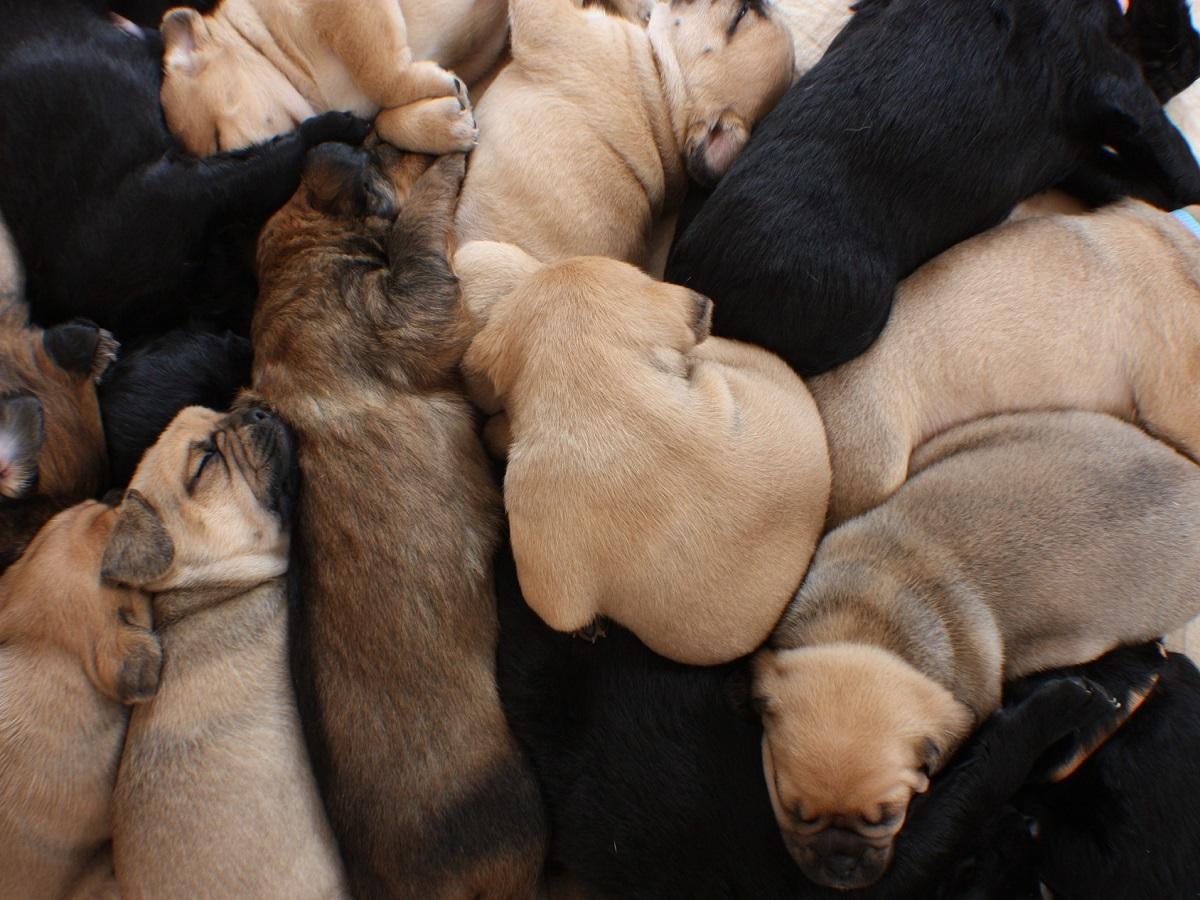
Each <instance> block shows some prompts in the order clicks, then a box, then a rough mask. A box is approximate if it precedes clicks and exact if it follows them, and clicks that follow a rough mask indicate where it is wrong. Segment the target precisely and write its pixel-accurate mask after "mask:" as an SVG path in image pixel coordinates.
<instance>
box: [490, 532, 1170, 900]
mask: <svg viewBox="0 0 1200 900" xmlns="http://www.w3.org/2000/svg"><path fill="white" fill-rule="evenodd" d="M496 588H497V594H498V601H499V610H500V625H501V634H500V651H499V677H500V688H501V695H502V697H503V700H504V705H505V710H506V712H507V713H508V716H509V721H510V723H511V724H512V728H513V731H514V733H515V734H516V735H517V736H518V738H519V739H520V740H521V742H522V743H523V744H524V745H525V746H526V748H527V749H528V751H529V754H530V758H531V759H532V760H533V763H534V766H535V769H536V770H537V773H538V776H539V778H540V780H541V783H542V791H543V796H544V797H545V801H546V809H547V813H548V815H549V818H550V822H551V826H552V827H551V829H550V848H549V862H550V866H551V871H555V872H558V873H560V874H561V875H564V876H567V877H569V878H571V879H573V880H575V881H576V882H582V884H583V885H585V886H586V888H587V889H589V890H591V891H595V892H597V894H598V895H599V896H609V897H636V898H668V897H669V898H680V900H683V898H687V900H696V898H705V900H707V898H712V900H718V898H728V897H755V898H764V900H775V898H778V900H817V898H829V897H834V896H839V892H836V891H832V890H829V889H826V888H822V887H819V886H817V885H815V884H813V883H812V882H810V881H808V880H807V879H806V878H804V876H803V875H802V874H801V873H800V870H799V869H798V868H797V867H796V865H795V863H794V862H793V861H792V858H791V857H790V856H788V853H787V850H786V849H785V847H784V844H783V841H782V840H781V838H780V834H779V829H778V827H777V826H776V824H775V817H774V815H773V814H772V812H771V802H770V799H769V797H768V795H767V787H766V784H765V783H764V781H763V771H762V751H761V744H762V730H761V729H760V727H759V725H758V722H757V720H756V718H755V717H753V716H752V715H750V714H749V710H747V709H745V708H744V707H745V706H746V702H745V701H746V700H747V699H748V696H747V691H746V688H745V685H746V679H745V678H744V672H743V671H742V669H743V666H742V664H741V663H738V664H731V665H724V666H709V667H690V666H683V665H679V664H678V663H673V662H670V661H668V660H665V659H663V658H662V657H659V656H656V655H655V654H653V653H651V652H650V651H649V650H648V649H647V648H646V647H645V645H643V644H642V643H641V642H639V641H638V640H637V638H635V637H634V636H633V635H632V634H630V633H629V632H627V631H626V630H625V629H623V628H621V627H620V626H616V625H614V626H611V627H610V629H609V633H608V635H607V636H606V637H605V639H604V640H602V641H598V642H596V643H595V644H591V643H588V642H587V641H580V640H576V639H574V638H572V637H570V636H569V635H564V634H558V633H556V632H554V631H552V630H551V629H550V628H548V627H547V626H546V625H544V624H543V623H542V622H541V621H540V620H539V619H538V617H537V615H536V614H535V613H533V612H532V611H531V610H530V609H529V608H528V607H527V606H526V605H525V604H524V602H523V601H522V599H521V594H520V590H519V587H518V584H517V576H516V570H515V567H514V565H513V562H512V558H511V555H510V554H509V553H508V552H507V551H506V550H502V552H501V553H500V554H499V556H498V559H497V565H496ZM1084 674H1085V675H1086V674H1088V673H1086V672H1085V673H1084ZM1107 683H1108V682H1105V684H1107ZM1114 691H1115V688H1114ZM1118 696H1119V695H1118ZM1112 714H1113V709H1112V707H1111V705H1110V702H1109V700H1108V699H1107V697H1106V696H1105V695H1104V692H1103V691H1100V690H1098V689H1090V690H1089V689H1088V688H1087V686H1086V685H1085V683H1084V682H1082V681H1080V680H1079V679H1078V678H1074V679H1070V680H1067V679H1062V678H1059V679H1057V680H1056V683H1054V684H1042V685H1040V687H1039V689H1038V690H1035V691H1028V692H1026V694H1025V696H1023V697H1022V698H1021V699H1020V701H1019V702H1018V701H1017V700H1015V699H1014V700H1012V701H1011V702H1009V704H1008V705H1007V707H1006V709H1005V710H1004V712H1003V713H1000V714H997V715H995V716H993V717H992V718H991V719H989V720H988V722H987V723H986V724H985V725H984V727H983V728H982V729H980V731H979V732H978V734H977V735H976V736H975V737H974V738H973V739H972V740H971V741H970V742H969V743H968V745H967V746H966V747H964V749H963V751H962V753H961V754H960V755H959V757H958V758H957V759H956V760H955V762H954V763H953V764H952V765H951V766H950V768H948V769H947V770H946V771H945V772H943V773H942V774H941V775H939V776H938V777H937V778H936V779H935V780H934V783H933V786H932V787H931V789H930V791H929V793H928V794H925V795H922V796H920V797H917V798H916V799H915V800H914V801H913V811H912V816H911V820H910V822H909V824H908V827H906V828H905V829H904V831H903V832H902V833H901V834H900V836H899V838H898V839H897V843H896V859H895V862H894V864H893V866H892V868H891V870H890V871H889V872H888V873H887V875H886V876H884V878H883V879H882V880H881V881H880V882H879V883H878V884H877V885H875V886H874V887H873V888H870V889H868V890H866V891H864V892H862V894H861V895H862V896H864V897H869V898H873V900H882V898H890V900H912V898H914V897H932V896H934V893H935V891H936V890H937V888H938V887H939V885H940V884H941V883H942V882H943V881H945V880H946V877H947V874H948V873H949V872H951V871H952V870H954V868H955V867H956V866H957V865H958V864H959V863H960V861H964V860H966V859H968V858H969V857H970V855H971V854H972V853H974V852H975V850H976V847H977V846H978V844H977V840H978V838H979V835H980V833H981V832H986V831H988V830H989V828H988V826H989V825H990V823H991V820H993V819H994V818H996V817H997V816H998V815H999V814H1000V812H1001V810H1002V809H1003V807H1004V804H1005V803H1006V802H1007V801H1008V800H1009V799H1010V798H1011V797H1012V795H1013V794H1014V793H1015V792H1016V791H1017V790H1018V789H1019V788H1020V787H1021V785H1022V784H1023V783H1024V782H1025V781H1026V779H1027V777H1028V775H1029V773H1030V771H1031V770H1032V769H1034V767H1035V762H1038V761H1039V760H1040V759H1041V757H1042V756H1043V755H1044V751H1045V750H1046V749H1047V748H1048V747H1050V746H1051V745H1056V746H1057V744H1058V743H1059V742H1060V740H1065V741H1066V742H1067V743H1068V744H1069V743H1072V742H1073V741H1074V737H1073V732H1075V731H1084V730H1087V729H1090V728H1092V727H1093V726H1094V725H1095V724H1097V723H1105V722H1108V721H1109V720H1110V719H1111V717H1112ZM1164 727H1166V726H1164ZM1159 758H1160V759H1161V757H1159ZM1193 768H1194V767H1193ZM1069 783H1070V782H1067V784H1069ZM1178 783H1179V784H1181V785H1182V784H1184V783H1186V782H1185V781H1184V779H1183V778H1182V776H1181V777H1180V779H1179V782H1178ZM1139 787H1140V786H1138V785H1133V786H1131V787H1130V788H1128V789H1124V788H1122V791H1123V792H1124V793H1130V794H1132V793H1135V792H1137V791H1138V789H1139ZM1186 796H1187V797H1189V798H1190V797H1194V795H1193V794H1188V795H1186ZM1131 799H1134V802H1136V800H1135V798H1131ZM1140 821H1144V822H1148V823H1150V822H1154V821H1155V820H1154V819H1152V818H1143V819H1141V820H1140ZM1129 871H1130V872H1131V873H1137V872H1139V871H1141V867H1139V866H1137V865H1134V866H1132V867H1131V868H1130V869H1129ZM1096 896H1103V895H1096ZM1161 896H1169V894H1162V895H1161Z"/></svg>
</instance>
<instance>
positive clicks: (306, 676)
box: [253, 143, 544, 900]
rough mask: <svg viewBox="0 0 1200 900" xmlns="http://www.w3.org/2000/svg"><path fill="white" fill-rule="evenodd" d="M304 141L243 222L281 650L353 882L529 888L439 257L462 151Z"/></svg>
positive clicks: (413, 891) (454, 322)
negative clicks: (295, 600) (284, 177)
mask: <svg viewBox="0 0 1200 900" xmlns="http://www.w3.org/2000/svg"><path fill="white" fill-rule="evenodd" d="M426 167H427V161H426V160H425V159H423V158H421V157H417V156H412V155H408V156H401V155H400V154H399V153H397V152H396V151H395V150H394V149H392V148H391V147H390V146H389V145H387V144H382V143H381V144H379V145H378V146H376V147H375V148H374V149H373V151H372V152H371V153H370V154H368V153H366V152H363V151H351V150H349V149H348V148H345V147H340V146H336V145H330V146H328V147H323V148H319V149H318V150H316V151H314V152H313V154H312V155H311V156H310V157H309V159H308V162H307V165H306V168H305V175H304V180H303V184H302V186H301V188H300V190H299V191H298V192H297V193H296V195H295V197H293V198H292V201H291V202H290V203H289V204H288V205H287V206H285V207H284V208H283V209H282V210H280V212H279V213H278V214H276V216H275V217H274V218H273V219H272V220H271V222H270V223H269V224H268V226H267V228H266V229H265V231H264V232H263V234H262V236H261V237H260V239H259V251H258V259H259V277H260V282H261V284H262V293H261V295H260V298H259V308H258V311H257V313H256V314H255V318H254V332H253V343H254V371H253V375H254V390H255V392H256V395H257V396H260V397H262V398H263V399H264V400H265V401H267V402H268V403H269V404H270V406H271V407H272V408H273V409H275V410H277V411H278V413H279V415H280V416H281V417H283V419H284V420H285V421H286V422H287V423H288V424H289V425H290V426H291V427H292V428H293V429H294V431H295V432H296V434H297V436H298V439H299V466H300V471H301V473H302V476H303V490H302V491H301V494H300V498H299V505H298V511H297V518H296V538H295V541H294V542H293V554H294V558H293V561H292V568H291V574H292V577H293V578H294V579H295V580H296V585H295V590H296V591H297V593H298V596H299V604H298V613H297V621H296V622H295V624H294V626H293V635H294V636H293V646H292V665H293V672H294V676H295V679H296V686H297V691H298V693H299V697H300V704H301V714H302V719H303V721H304V725H305V732H306V735H307V738H308V742H309V747H310V750H311V752H312V756H313V761H314V764H315V768H316V773H317V778H318V782H319V783H320V785H321V790H322V793H323V795H324V798H325V806H326V808H327V809H328V811H329V817H330V821H331V824H332V825H333V829H334V832H335V833H336V834H337V836H338V838H339V840H340V843H341V850H342V856H343V859H344V860H345V863H346V869H347V874H348V876H349V880H350V888H351V892H352V894H353V895H354V896H355V897H359V898H362V900H366V898H373V897H389V898H395V897H412V898H421V900H424V898H428V897H460V896H470V897H488V898H505V900H507V898H512V897H523V896H527V895H529V894H530V893H531V892H532V891H533V890H534V888H535V886H536V884H537V881H538V878H539V875H540V872H541V864H542V857H543V846H544V845H543V842H544V830H543V829H544V826H543V822H542V812H541V801H540V797H539V795H538V789H537V784H536V782H535V781H534V778H533V774H532V773H531V772H530V771H529V769H528V767H527V764H526V762H525V760H524V758H523V756H522V755H521V752H520V749H519V748H518V746H517V744H516V741H515V740H514V739H513V737H512V735H511V734H510V733H509V731H508V728H507V725H506V724H505V721H504V714H503V711H502V710H501V708H500V699H499V697H498V695H497V690H496V675H495V665H496V640H497V635H496V631H497V627H496V612H495V598H494V595H493V591H492V579H491V563H492V555H493V553H494V550H495V545H496V539H497V533H498V529H499V515H498V514H499V506H500V504H499V497H498V496H497V494H496V489H495V485H494V483H493V481H492V478H491V473H490V472H489V470H488V464H487V458H486V456H485V454H484V452H483V448H482V447H481V445H480V443H479V438H478V435H477V434H476V426H475V418H474V414H473V411H472V410H471V408H470V405H469V404H468V403H467V400H466V398H465V397H464V396H463V389H462V383H461V379H460V376H459V374H458V363H459V360H460V359H461V357H462V354H463V351H464V349H465V348H466V343H467V339H468V334H469V330H470V329H469V322H468V317H467V315H466V313H465V311H464V310H463V308H462V300H461V297H460V295H459V289H458V283H457V280H456V279H455V277H454V275H453V274H452V273H451V270H450V264H449V261H448V259H447V253H448V242H449V238H450V233H451V228H452V224H453V217H454V204H455V201H456V200H457V197H458V191H459V187H460V185H461V181H462V176H463V169H464V160H463V159H462V157H461V156H453V157H443V158H442V159H440V160H438V161H437V162H435V163H434V164H433V166H432V167H430V168H428V169H427V170H426Z"/></svg>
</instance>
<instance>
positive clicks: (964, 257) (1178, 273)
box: [809, 200, 1200, 524]
mask: <svg viewBox="0 0 1200 900" xmlns="http://www.w3.org/2000/svg"><path fill="white" fill-rule="evenodd" d="M1190 211H1191V213H1192V214H1194V215H1200V207H1191V208H1190ZM1197 284H1200V240H1198V239H1197V237H1196V236H1195V235H1193V234H1192V233H1191V232H1190V231H1189V230H1188V228H1187V227H1186V226H1185V225H1184V224H1183V223H1182V222H1180V221H1179V219H1177V218H1175V217H1174V216H1172V215H1171V214H1169V213H1164V212H1161V211H1159V210H1157V209H1154V208H1152V207H1150V206H1147V205H1146V204H1143V203H1139V202H1137V201H1133V200H1127V201H1124V202H1122V203H1119V204H1116V205H1114V206H1111V207H1107V208H1105V209H1102V210H1099V211H1097V212H1095V213H1091V214H1088V215H1085V216H1067V215H1055V216H1041V217H1036V218H1031V219H1026V220H1023V221H1020V222H1011V223H1008V224H1005V225H1002V226H999V227H997V228H994V229H992V230H991V231H989V232H987V233H986V234H982V235H980V236H979V237H976V238H973V239H971V240H969V241H966V242H964V243H962V244H959V245H958V246H957V247H954V248H953V249H951V250H948V251H947V252H945V253H943V254H942V255H941V256H939V257H938V258H937V259H935V260H933V261H932V262H930V263H927V264H926V265H925V266H923V267H921V268H920V269H918V270H917V271H916V272H915V273H914V274H913V275H911V276H910V277H909V278H907V279H905V281H903V282H902V283H901V285H900V289H899V291H898V293H897V295H896V305H895V308H894V309H893V310H892V317H891V321H890V322H889V323H888V326H887V328H886V329H885V330H884V332H883V335H882V337H880V339H879V340H878V341H876V343H875V344H874V346H872V347H871V349H870V350H868V351H867V352H866V353H864V354H863V355H862V356H860V357H859V358H858V359H855V360H853V361H852V362H849V363H847V364H846V365H844V366H841V367H839V368H837V369H834V370H833V371H832V372H829V373H827V374H825V375H821V376H819V377H817V378H813V379H811V380H810V382H809V387H810V388H811V389H812V393H813V397H814V398H816V401H817V405H818V406H819V407H820V409H821V415H822V417H823V418H824V419H825V426H826V431H827V433H828V438H829V453H830V461H831V462H832V464H833V493H832V496H831V498H830V505H829V521H830V523H832V524H836V523H838V522H843V521H845V520H846V519H848V518H850V517H851V516H854V515H857V514H858V513H861V512H863V511H864V510H867V509H870V508H871V507H872V506H875V505H876V504H878V503H880V502H882V501H883V500H885V499H886V498H887V497H888V496H889V495H890V494H891V493H892V492H893V491H895V490H896V488H898V487H899V486H900V485H901V484H902V483H903V482H904V479H905V477H906V475H907V473H908V470H909V455H910V453H911V451H912V448H914V447H916V446H917V445H919V444H921V443H922V442H923V441H925V440H927V439H929V438H930V437H932V436H933V435H935V434H937V433H938V432H940V431H943V430H944V429H946V428H949V427H950V426H952V425H955V424H958V423H961V422H966V421H969V420H971V419H976V418H979V417H980V416H986V415H990V414H993V413H999V412H1007V411H1016V410H1023V409H1070V408H1076V409H1090V410H1095V411H1097V412H1106V413H1109V414H1111V415H1115V416H1120V417H1121V418H1124V419H1128V420H1130V421H1133V422H1137V423H1139V424H1141V425H1142V426H1144V427H1145V428H1147V429H1148V430H1150V431H1152V432H1153V433H1155V434H1157V435H1159V436H1160V437H1162V438H1164V439H1165V440H1167V441H1168V442H1170V443H1172V444H1174V445H1176V446H1177V447H1179V448H1181V449H1182V450H1184V451H1185V452H1187V453H1188V454H1189V455H1191V456H1193V457H1194V458H1197V457H1200V391H1198V390H1197V385H1198V382H1197V378H1198V377H1200V369H1197V359H1198V358H1200V357H1198V354H1200V289H1198V288H1197Z"/></svg>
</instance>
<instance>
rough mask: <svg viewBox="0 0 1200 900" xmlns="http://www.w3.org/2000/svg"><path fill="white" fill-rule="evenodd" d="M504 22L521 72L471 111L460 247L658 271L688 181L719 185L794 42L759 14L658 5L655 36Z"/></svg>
mask: <svg viewBox="0 0 1200 900" xmlns="http://www.w3.org/2000/svg"><path fill="white" fill-rule="evenodd" d="M510 15H511V20H512V56H513V60H512V62H511V63H510V64H509V65H508V66H506V67H505V69H504V70H503V71H502V72H501V73H500V74H499V76H497V78H496V80H495V81H494V82H493V83H492V85H491V87H490V88H489V89H488V92H487V94H485V95H484V97H483V98H482V99H481V100H480V102H479V107H478V108H477V110H476V116H477V119H478V122H479V129H480V135H481V137H480V144H479V147H478V148H477V149H476V150H475V152H474V153H473V154H472V156H471V166H470V171H469V172H468V174H467V180H466V184H465V185H464V187H463V196H462V202H461V203H460V205H459V212H458V218H457V221H456V225H457V229H458V239H459V241H460V243H465V242H466V241H468V240H476V239H481V240H495V241H505V242H508V243H513V244H517V245H518V246H520V247H522V248H524V249H525V250H526V251H528V252H529V253H531V254H533V255H534V256H536V257H538V258H539V259H542V260H544V261H546V262H550V261H553V260H558V259H564V258H567V257H571V256H610V257H613V258H615V259H621V260H624V261H626V262H630V263H633V264H634V265H638V266H648V267H649V269H650V270H651V271H661V268H662V264H663V262H664V261H665V252H666V246H667V244H669V242H670V231H672V230H673V228H674V224H673V222H674V217H675V213H676V212H677V207H678V205H679V203H680V201H681V200H682V197H683V191H684V188H685V186H686V183H687V174H686V173H687V172H690V173H691V174H692V176H693V177H695V178H696V179H697V180H699V181H703V182H707V183H712V182H715V181H716V180H717V179H718V178H720V177H721V176H722V175H723V174H724V173H725V172H726V171H727V170H728V169H729V167H730V165H732V164H733V160H734V158H735V157H736V156H737V154H738V152H739V151H740V150H741V148H742V146H743V145H744V144H745V142H746V140H747V138H748V137H749V135H750V129H751V128H752V127H753V126H754V124H755V123H756V122H757V121H758V120H759V119H760V118H762V116H763V115H764V114H766V112H767V111H768V110H769V109H770V108H771V107H772V106H773V105H774V104H775V101H776V100H778V99H779V97H780V96H781V95H782V94H783V91H784V90H785V89H786V88H787V86H788V84H789V82H790V80H791V71H792V50H791V40H790V37H789V35H788V32H787V29H786V28H785V26H784V25H783V23H782V22H781V21H780V20H779V18H778V16H777V15H776V14H775V13H774V11H773V7H772V6H770V5H769V4H767V3H765V2H763V0H712V2H703V3H697V2H692V3H678V2H677V3H672V4H670V5H668V4H666V3H658V4H657V5H656V6H655V7H654V12H653V15H652V16H651V19H650V25H649V28H648V29H646V28H641V27H640V26H638V25H637V24H635V23H633V22H630V21H628V20H625V19H621V18H617V17H615V16H611V15H607V14H605V13H603V12H600V11H597V10H586V11H585V10H581V9H578V8H576V6H575V5H574V4H573V3H572V2H571V0H512V2H511V3H510ZM685 168H686V171H685Z"/></svg>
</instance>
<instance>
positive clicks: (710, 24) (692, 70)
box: [649, 0, 793, 185]
mask: <svg viewBox="0 0 1200 900" xmlns="http://www.w3.org/2000/svg"><path fill="white" fill-rule="evenodd" d="M649 34H650V39H651V41H652V42H654V44H655V46H656V48H667V47H669V48H670V51H671V52H670V54H664V53H663V52H661V51H660V57H662V56H664V55H667V56H669V57H673V58H674V59H675V60H677V61H678V66H679V86H678V88H677V90H676V91H675V92H673V93H681V94H682V96H670V97H669V99H670V102H671V105H672V107H673V109H675V110H679V112H677V113H676V116H680V117H681V118H682V123H681V124H682V127H683V134H682V142H683V151H684V157H685V159H686V161H687V168H688V172H689V173H690V174H691V176H692V177H693V178H694V179H695V180H696V181H698V182H700V183H701V184H704V185H712V184H715V183H716V181H717V180H718V179H720V178H721V176H723V175H724V174H725V173H726V172H728V171H729V167H730V166H732V165H733V161H734V159H735V158H736V157H737V155H738V153H739V152H741V149H742V148H743V147H744V146H745V145H746V141H747V140H749V138H750V130H751V129H752V128H753V127H754V125H755V124H756V123H757V122H758V121H759V120H760V119H761V118H762V117H763V116H764V115H766V114H767V112H768V111H769V110H770V109H771V107H773V106H774V105H775V103H776V102H777V101H778V100H779V98H780V97H781V96H783V92H784V91H785V90H787V88H788V85H789V84H791V80H792V68H793V46H792V39H791V35H790V33H789V32H788V29H787V25H786V24H785V23H784V21H783V17H782V16H780V15H779V14H778V13H777V11H776V10H775V9H774V7H773V4H772V3H771V2H770V0H702V2H697V0H671V2H670V3H659V4H657V6H655V8H654V12H653V14H652V15H651V17H650V26H649Z"/></svg>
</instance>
